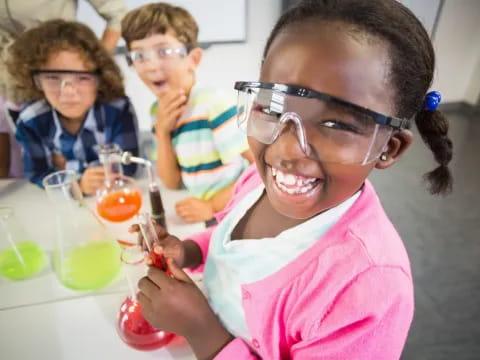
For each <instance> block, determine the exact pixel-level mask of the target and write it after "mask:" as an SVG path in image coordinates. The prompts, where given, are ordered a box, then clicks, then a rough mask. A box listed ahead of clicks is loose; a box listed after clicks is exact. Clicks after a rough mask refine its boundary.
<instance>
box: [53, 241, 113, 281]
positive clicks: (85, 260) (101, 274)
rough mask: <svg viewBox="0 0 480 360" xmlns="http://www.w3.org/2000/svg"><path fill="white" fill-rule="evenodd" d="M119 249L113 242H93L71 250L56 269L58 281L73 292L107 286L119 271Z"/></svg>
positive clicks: (57, 263)
mask: <svg viewBox="0 0 480 360" xmlns="http://www.w3.org/2000/svg"><path fill="white" fill-rule="evenodd" d="M120 252H121V250H120V247H119V246H118V244H116V243H115V242H113V241H95V242H90V243H88V244H85V245H81V246H78V247H76V248H75V249H73V250H72V251H71V252H70V253H69V254H66V256H65V257H64V258H63V262H62V263H61V264H59V262H58V260H59V259H58V255H59V254H58V253H57V254H56V255H57V256H56V265H57V266H56V268H57V274H58V277H59V279H60V281H61V282H62V283H63V285H65V286H66V287H69V288H71V289H74V290H95V289H99V288H101V287H103V286H105V285H107V284H108V283H109V282H110V281H112V280H113V278H115V276H116V275H117V274H118V272H119V270H120V265H121V263H120Z"/></svg>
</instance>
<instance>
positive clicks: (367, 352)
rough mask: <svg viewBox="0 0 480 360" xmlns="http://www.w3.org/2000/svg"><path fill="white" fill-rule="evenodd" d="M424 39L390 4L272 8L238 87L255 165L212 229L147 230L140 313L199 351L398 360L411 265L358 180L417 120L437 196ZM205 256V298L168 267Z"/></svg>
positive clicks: (441, 171) (314, 2) (442, 131)
mask: <svg viewBox="0 0 480 360" xmlns="http://www.w3.org/2000/svg"><path fill="white" fill-rule="evenodd" d="M433 71H434V52H433V48H432V44H431V42H430V39H429V37H428V34H427V33H426V31H425V29H424V28H423V26H422V25H421V23H420V22H419V21H418V20H417V19H416V18H415V16H414V15H413V14H412V13H411V12H410V11H409V10H408V9H406V8H405V7H404V6H403V5H401V4H400V3H399V2H397V1H395V0H306V1H301V2H300V3H299V4H298V5H297V6H295V7H294V8H292V9H291V10H289V11H287V12H286V13H285V14H283V15H282V17H281V18H280V20H279V21H278V22H277V24H276V26H275V28H274V29H273V31H272V33H271V35H270V37H269V39H268V42H267V45H266V48H265V52H264V61H263V64H262V68H261V73H260V81H258V82H237V83H236V84H235V88H236V89H237V90H238V92H239V104H238V107H239V109H241V111H240V114H239V119H238V120H239V124H240V126H241V127H242V128H244V129H245V130H246V132H247V135H248V139H249V144H250V148H251V150H252V152H253V154H254V157H255V164H256V168H254V167H251V168H249V169H247V170H246V172H245V173H244V174H243V176H242V178H241V179H240V180H239V181H238V183H237V186H236V189H235V195H234V198H233V200H232V201H231V202H230V203H229V205H228V206H227V208H226V210H225V212H224V213H222V214H220V215H219V216H218V220H219V224H218V226H217V227H216V228H213V229H209V230H207V231H206V232H203V233H201V234H197V235H192V236H190V237H189V239H188V240H185V241H180V240H179V239H178V238H176V237H175V236H172V235H170V234H168V233H166V232H165V230H164V229H158V233H159V237H160V238H161V240H160V244H159V245H158V246H157V247H156V251H157V252H159V253H161V252H163V253H164V254H165V255H166V256H167V258H169V266H170V270H171V272H172V274H173V275H174V278H172V277H169V276H168V275H166V274H165V273H164V272H162V271H161V270H159V269H157V268H154V267H151V268H150V269H149V271H148V276H146V277H144V278H143V279H141V280H140V282H139V289H140V293H139V294H138V300H139V301H140V303H141V305H142V308H143V312H144V315H145V317H146V319H147V320H148V321H149V322H150V323H151V324H152V325H153V326H155V327H156V328H158V329H163V330H165V331H169V332H174V333H178V334H180V335H183V336H184V337H185V338H186V339H187V340H188V342H189V344H190V345H191V347H192V349H193V350H194V351H195V354H196V355H197V357H198V358H200V359H210V358H214V357H215V358H217V359H256V358H257V359H258V358H263V359H302V360H303V359H329V360H331V359H338V360H344V359H376V360H377V359H398V358H400V355H401V352H402V349H403V346H404V344H405V340H406V338H407V334H408V330H409V328H410V324H411V321H412V317H413V309H414V298H413V282H412V275H411V271H410V263H409V259H408V255H407V252H406V250H405V247H404V244H403V242H402V240H401V239H400V237H399V235H398V233H397V232H396V230H395V228H394V227H393V225H392V223H391V222H390V220H389V219H388V217H387V215H386V214H385V212H384V210H383V208H382V205H381V203H380V200H379V199H378V197H377V195H376V193H375V190H374V189H373V186H372V185H371V183H370V182H369V181H368V180H367V177H368V175H369V174H370V173H371V171H373V170H374V169H387V168H389V167H390V166H392V165H393V164H394V163H396V162H397V161H398V159H399V158H400V157H401V155H402V154H403V153H404V152H405V150H407V148H408V147H409V146H410V144H411V143H412V133H411V131H410V130H408V128H409V127H410V126H411V125H412V123H413V122H415V123H416V125H417V127H418V129H419V132H420V134H421V136H422V138H423V140H424V141H425V142H426V143H427V144H428V145H429V147H430V148H431V149H432V151H433V153H434V156H435V159H436V160H437V161H438V162H439V166H438V167H437V168H436V169H435V170H433V171H432V172H429V173H428V174H427V175H426V176H427V179H428V180H429V181H430V184H431V192H432V193H434V194H446V193H448V192H449V191H450V189H451V185H452V177H451V174H450V171H449V169H448V166H447V165H448V163H449V161H450V159H451V157H452V143H451V141H450V139H449V138H448V136H447V131H448V123H447V121H446V120H445V118H444V117H443V116H442V114H441V113H440V112H439V111H438V110H436V107H437V105H438V103H439V101H440V97H439V94H438V93H437V92H429V91H428V90H429V87H430V85H431V82H432V78H433ZM201 265H205V270H204V283H205V286H206V289H207V294H208V296H207V298H205V297H204V296H203V295H202V293H201V292H200V291H199V290H198V288H196V286H195V284H193V283H192V281H191V280H190V279H189V278H188V276H187V275H186V274H185V273H184V272H183V270H181V268H182V267H188V268H197V267H200V266H201Z"/></svg>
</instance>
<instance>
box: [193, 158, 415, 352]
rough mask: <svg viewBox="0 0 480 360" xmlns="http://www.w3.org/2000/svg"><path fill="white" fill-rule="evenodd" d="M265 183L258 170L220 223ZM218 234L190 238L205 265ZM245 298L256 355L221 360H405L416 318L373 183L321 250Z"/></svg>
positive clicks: (403, 263)
mask: <svg viewBox="0 0 480 360" xmlns="http://www.w3.org/2000/svg"><path fill="white" fill-rule="evenodd" d="M260 183H261V179H260V177H259V175H258V173H257V172H256V169H255V166H254V165H252V166H251V167H249V168H248V169H246V170H245V172H244V174H243V175H242V176H241V177H240V178H239V180H238V182H237V184H236V187H235V192H234V196H233V198H232V200H231V201H230V203H229V204H228V205H227V207H226V208H225V210H224V211H223V212H222V213H220V214H218V216H217V218H218V219H219V220H221V219H222V218H223V217H224V216H225V214H226V213H228V211H229V210H230V209H231V208H232V207H233V206H235V204H236V203H237V202H238V200H239V199H240V198H242V196H243V195H244V194H245V193H247V192H249V191H250V190H251V189H253V188H255V187H256V186H258V185H259V184H260ZM213 230H214V228H209V229H207V230H205V231H204V232H202V233H199V234H195V235H192V236H191V237H189V238H190V239H192V240H194V241H196V242H197V244H198V245H199V246H200V248H201V250H202V253H203V260H204V262H205V259H206V256H207V252H208V245H209V241H210V236H211V233H212V231H213ZM197 269H198V268H197ZM242 294H243V310H244V311H245V316H246V320H247V324H248V327H249V330H250V333H251V335H252V341H251V343H252V344H253V348H250V346H249V345H248V344H247V343H245V342H244V341H243V340H241V339H240V338H237V339H235V340H233V341H232V342H230V343H229V344H228V345H227V346H225V347H224V348H223V349H222V351H221V352H220V353H219V354H218V355H217V356H216V358H215V359H225V360H230V359H239V360H241V359H256V358H262V359H268V360H273V359H302V360H304V359H332V360H333V359H335V360H345V359H369V360H371V359H375V360H382V359H385V360H387V359H388V360H390V359H399V358H400V355H401V352H402V348H403V346H404V344H405V340H406V337H407V333H408V329H409V327H410V324H411V321H412V317H413V284H412V277H411V273H410V264H409V260H408V256H407V253H406V251H405V248H404V245H403V243H402V241H401V239H400V237H399V235H398V234H397V232H396V231H395V229H394V227H393V225H392V224H391V222H390V221H389V219H388V218H387V216H386V214H385V212H384V210H383V208H382V206H381V204H380V201H379V199H378V197H377V195H376V194H375V191H374V189H373V187H372V185H371V184H370V182H368V181H367V182H366V183H365V186H364V188H363V191H362V193H361V195H360V197H359V198H358V199H357V201H356V202H355V203H354V204H353V205H352V207H351V208H350V209H349V210H348V211H347V213H346V214H345V215H344V216H343V217H342V218H341V219H340V220H339V222H338V223H336V224H335V225H334V226H333V227H332V228H331V229H330V230H329V231H328V232H327V233H326V234H325V235H324V236H323V237H321V238H319V239H318V241H317V242H316V244H315V245H313V246H312V247H311V248H310V249H309V250H308V251H306V252H304V253H303V254H301V255H300V256H299V257H298V258H296V259H295V260H294V261H292V262H291V263H289V264H287V265H285V267H283V268H282V269H280V270H279V271H277V272H276V273H274V274H273V275H270V276H268V277H267V278H265V279H262V280H260V281H257V282H254V283H250V284H245V285H243V286H242Z"/></svg>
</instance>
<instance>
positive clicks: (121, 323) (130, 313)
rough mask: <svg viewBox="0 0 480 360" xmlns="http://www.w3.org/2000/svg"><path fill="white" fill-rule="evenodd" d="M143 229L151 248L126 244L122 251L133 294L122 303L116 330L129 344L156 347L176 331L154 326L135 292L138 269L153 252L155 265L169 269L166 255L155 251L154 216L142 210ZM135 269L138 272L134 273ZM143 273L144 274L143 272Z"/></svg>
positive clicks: (144, 238)
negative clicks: (146, 316) (144, 313)
mask: <svg viewBox="0 0 480 360" xmlns="http://www.w3.org/2000/svg"><path fill="white" fill-rule="evenodd" d="M137 219H138V220H139V224H138V225H139V226H140V231H141V233H142V237H143V242H144V244H145V245H146V247H147V249H148V251H144V250H143V249H142V247H141V246H140V245H137V246H131V247H126V248H124V250H123V252H122V261H123V263H124V264H125V273H126V276H127V280H128V283H129V286H130V290H131V294H130V295H129V296H127V297H126V298H125V300H124V301H123V302H122V304H121V306H120V310H119V313H118V319H117V332H118V335H119V336H120V338H121V339H122V340H123V342H125V343H126V344H127V345H129V346H131V347H133V348H135V349H138V350H155V349H159V348H161V347H163V346H165V345H167V344H168V343H169V342H170V341H171V340H172V339H173V338H174V337H175V335H174V334H172V333H169V332H166V331H163V330H158V329H155V328H154V327H153V326H152V325H150V323H149V322H148V321H147V320H145V318H144V317H143V315H142V307H141V305H140V303H139V302H138V301H137V300H136V298H135V294H136V293H137V287H136V285H134V283H136V281H134V279H133V278H134V277H135V280H138V278H139V276H138V271H140V273H143V274H144V273H145V268H144V266H145V265H144V259H145V257H146V256H150V258H151V259H152V263H153V265H154V266H157V267H159V268H161V269H162V270H164V271H166V272H167V274H168V273H169V270H168V268H167V264H166V261H165V258H164V257H163V255H157V254H155V253H154V252H153V249H152V246H153V242H154V241H155V237H156V234H155V230H154V229H153V225H152V219H151V218H150V216H149V215H148V214H146V213H144V214H140V215H139V216H138V217H137ZM134 273H136V274H137V276H134V275H133V274H134ZM143 274H142V275H143Z"/></svg>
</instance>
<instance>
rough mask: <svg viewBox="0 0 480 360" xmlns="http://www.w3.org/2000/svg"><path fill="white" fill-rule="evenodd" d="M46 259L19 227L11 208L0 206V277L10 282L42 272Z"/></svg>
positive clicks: (22, 228) (38, 247)
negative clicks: (10, 280)
mask: <svg viewBox="0 0 480 360" xmlns="http://www.w3.org/2000/svg"><path fill="white" fill-rule="evenodd" d="M46 259H47V257H46V255H45V252H44V251H43V250H42V248H41V247H40V246H39V245H38V244H37V243H36V242H34V241H32V239H31V238H30V236H29V235H28V234H27V232H26V231H25V229H24V227H23V226H21V225H20V223H19V222H18V221H17V218H16V217H15V214H14V211H13V209H12V208H11V207H8V206H0V275H3V276H5V277H7V278H9V279H12V280H20V279H26V278H28V277H31V276H33V275H35V274H37V273H39V272H40V271H42V270H43V268H44V267H45V265H46V263H47V260H46Z"/></svg>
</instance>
